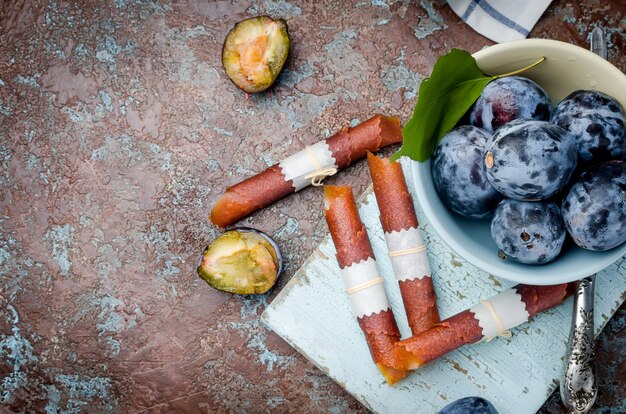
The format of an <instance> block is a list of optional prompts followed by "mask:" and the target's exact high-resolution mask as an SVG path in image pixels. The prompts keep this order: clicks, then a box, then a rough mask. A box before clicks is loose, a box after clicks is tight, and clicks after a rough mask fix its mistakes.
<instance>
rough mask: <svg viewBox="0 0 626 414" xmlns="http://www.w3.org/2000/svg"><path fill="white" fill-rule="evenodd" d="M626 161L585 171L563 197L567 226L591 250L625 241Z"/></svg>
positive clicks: (615, 245)
mask: <svg viewBox="0 0 626 414" xmlns="http://www.w3.org/2000/svg"><path fill="white" fill-rule="evenodd" d="M625 197H626V162H624V161H607V162H604V163H602V164H598V165H595V166H593V167H591V168H590V169H588V170H587V171H585V172H584V173H583V174H582V175H581V177H580V179H579V180H578V181H577V182H576V183H575V184H574V185H573V186H572V188H571V189H570V190H569V193H567V195H566V196H565V198H564V199H563V218H564V219H565V226H566V228H567V231H568V232H569V234H570V236H572V239H574V242H575V243H576V244H577V245H579V246H580V247H582V248H583V249H588V250H599V251H604V250H609V249H612V248H614V247H617V246H619V245H620V244H622V243H624V241H626V198H625Z"/></svg>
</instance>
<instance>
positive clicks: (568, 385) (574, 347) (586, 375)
mask: <svg viewBox="0 0 626 414" xmlns="http://www.w3.org/2000/svg"><path fill="white" fill-rule="evenodd" d="M591 51H592V52H593V53H595V54H596V55H598V56H600V57H601V58H603V59H606V58H607V42H606V35H605V33H604V30H602V28H600V27H596V28H594V29H593V31H592V32H591ZM594 290H595V275H593V276H589V277H586V278H584V279H582V280H581V281H580V282H578V290H577V292H576V296H575V297H574V311H573V314H572V330H571V332H570V338H569V346H568V350H567V355H566V359H565V371H564V373H563V378H562V379H561V387H560V388H561V400H562V401H563V404H564V405H565V407H567V409H568V410H570V412H572V413H576V414H577V413H586V412H587V411H589V410H590V409H591V407H592V406H593V404H594V402H595V401H596V397H597V396H598V385H597V382H596V359H595V354H596V352H595V338H594V329H593V300H594Z"/></svg>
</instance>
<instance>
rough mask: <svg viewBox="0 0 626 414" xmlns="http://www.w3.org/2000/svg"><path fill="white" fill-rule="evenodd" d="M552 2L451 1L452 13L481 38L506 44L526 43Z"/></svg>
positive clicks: (449, 0)
mask: <svg viewBox="0 0 626 414" xmlns="http://www.w3.org/2000/svg"><path fill="white" fill-rule="evenodd" d="M551 2H552V0H448V4H449V5H450V7H452V10H454V12H455V13H456V14H458V15H459V17H461V19H463V20H464V21H465V22H466V23H467V24H468V25H470V26H471V27H472V28H473V29H474V30H476V31H477V32H478V33H480V34H481V35H483V36H485V37H488V38H489V39H491V40H493V41H494V42H498V43H503V42H509V41H511V40H518V39H524V38H526V37H527V36H528V33H530V31H531V30H532V28H533V27H534V26H535V24H536V23H537V21H538V20H539V18H540V17H541V15H542V14H543V12H544V11H545V10H546V9H547V8H548V6H549V5H550V3H551Z"/></svg>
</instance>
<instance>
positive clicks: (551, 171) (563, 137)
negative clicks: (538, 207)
mask: <svg viewBox="0 0 626 414" xmlns="http://www.w3.org/2000/svg"><path fill="white" fill-rule="evenodd" d="M485 148H486V150H485V166H486V172H487V178H488V179H489V182H490V183H491V185H493V186H494V187H495V189H496V190H498V191H499V192H501V193H502V194H504V195H505V196H507V197H510V198H514V199H516V200H545V199H548V198H550V197H552V196H554V195H555V194H557V193H559V192H560V191H561V190H562V189H563V188H564V187H565V186H566V185H567V183H568V181H569V179H570V178H571V176H572V173H573V172H574V170H575V169H576V162H577V153H576V140H575V139H574V137H573V136H572V135H571V134H570V133H568V132H567V131H566V130H564V129H563V128H561V127H560V126H557V125H554V124H551V123H549V122H545V121H525V120H517V121H513V122H511V123H509V124H507V125H505V126H503V127H502V128H500V129H498V130H497V131H496V132H495V133H494V134H493V135H492V136H491V138H490V139H489V141H488V142H487V145H486V147H485Z"/></svg>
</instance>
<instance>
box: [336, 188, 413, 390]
mask: <svg viewBox="0 0 626 414" xmlns="http://www.w3.org/2000/svg"><path fill="white" fill-rule="evenodd" d="M324 215H325V216H326V222H327V223H328V229H329V230H330V235H331V237H332V239H333V242H334V244H335V249H336V250H337V262H338V264H339V268H340V269H341V275H342V278H343V280H344V284H345V286H346V292H347V293H348V295H349V296H350V302H351V303H352V309H353V310H354V313H355V316H356V317H357V321H358V323H359V326H360V327H361V330H362V331H363V334H364V335H365V339H366V340H367V344H368V346H369V349H370V352H371V354H372V358H373V359H374V362H375V363H376V366H377V367H378V369H379V370H380V372H381V373H382V374H383V376H384V377H385V379H386V380H387V382H389V383H390V384H393V383H394V382H396V381H399V380H400V379H402V378H404V377H405V376H406V375H407V371H406V370H398V369H395V368H393V367H394V366H396V365H406V363H399V362H398V361H397V360H396V355H395V354H394V343H396V342H397V341H398V340H399V339H400V331H399V330H398V326H397V325H396V321H395V319H394V316H393V311H392V310H391V308H390V307H389V303H388V302H387V295H386V293H385V289H384V287H383V283H382V282H383V280H382V278H381V277H380V275H379V273H378V269H377V268H376V261H375V258H374V252H373V251H372V246H371V244H370V241H369V238H368V237H367V231H366V230H365V226H364V225H363V223H362V222H361V219H360V218H359V213H358V210H357V207H356V204H355V203H354V197H353V195H352V190H351V189H350V187H343V186H325V187H324Z"/></svg>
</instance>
